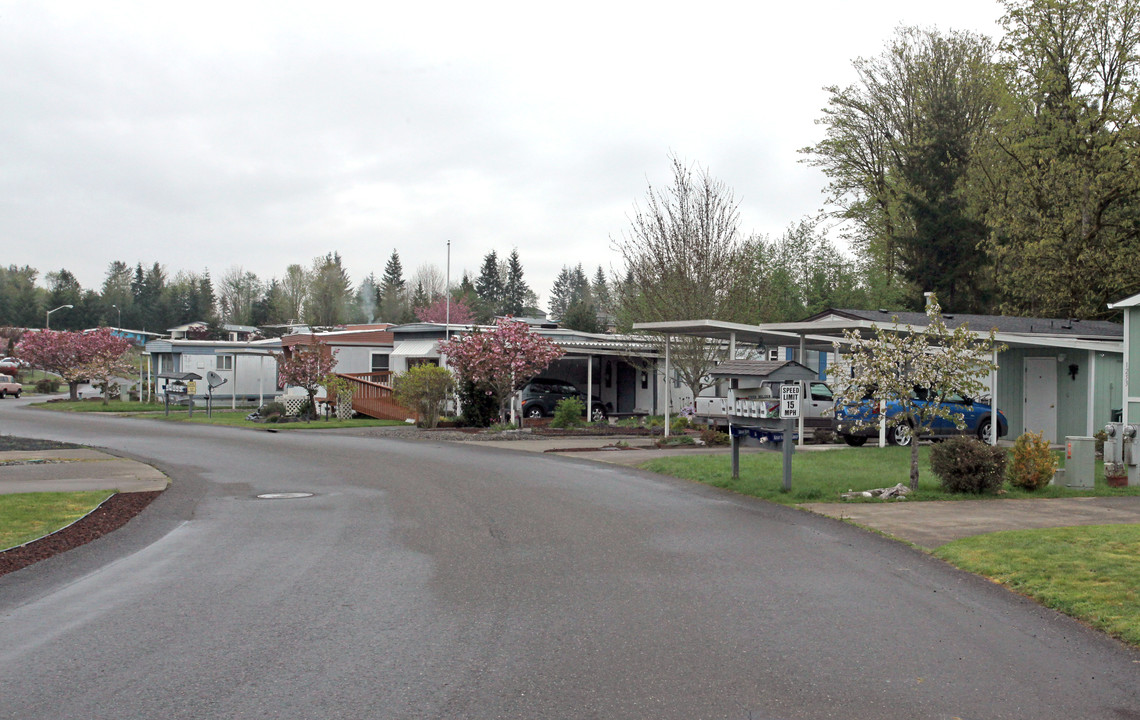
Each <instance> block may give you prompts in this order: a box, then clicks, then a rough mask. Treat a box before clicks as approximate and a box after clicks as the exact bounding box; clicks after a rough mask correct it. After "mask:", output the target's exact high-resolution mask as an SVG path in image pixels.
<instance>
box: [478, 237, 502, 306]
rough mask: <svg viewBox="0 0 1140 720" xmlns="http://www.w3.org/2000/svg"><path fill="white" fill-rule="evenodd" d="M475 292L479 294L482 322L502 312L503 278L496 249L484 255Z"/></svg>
mask: <svg viewBox="0 0 1140 720" xmlns="http://www.w3.org/2000/svg"><path fill="white" fill-rule="evenodd" d="M475 292H477V293H478V294H479V308H478V313H479V315H480V322H486V321H487V320H489V319H490V318H491V317H493V316H495V315H499V314H502V313H501V311H502V309H503V278H502V276H501V275H500V274H499V257H498V255H496V254H495V251H494V250H492V251H491V252H489V253H487V254H486V255H484V256H483V267H482V268H480V270H479V278H478V279H477V280H476V281H475Z"/></svg>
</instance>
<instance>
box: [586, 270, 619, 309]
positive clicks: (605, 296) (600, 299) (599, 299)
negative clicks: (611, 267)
mask: <svg viewBox="0 0 1140 720" xmlns="http://www.w3.org/2000/svg"><path fill="white" fill-rule="evenodd" d="M590 292H591V294H593V296H594V304H595V305H597V306H598V312H601V313H604V314H606V315H612V314H613V312H614V307H613V297H612V296H611V295H610V284H609V282H608V281H607V280H606V271H605V270H603V269H602V266H601V265H599V266H598V270H597V272H595V273H594V282H593V284H591V286H590Z"/></svg>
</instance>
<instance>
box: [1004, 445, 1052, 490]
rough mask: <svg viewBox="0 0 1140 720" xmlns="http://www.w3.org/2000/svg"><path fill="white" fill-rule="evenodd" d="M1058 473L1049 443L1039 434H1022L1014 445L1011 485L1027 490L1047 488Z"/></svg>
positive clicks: (1010, 473)
mask: <svg viewBox="0 0 1140 720" xmlns="http://www.w3.org/2000/svg"><path fill="white" fill-rule="evenodd" d="M1056 471H1057V460H1056V459H1055V458H1054V457H1053V453H1052V452H1051V451H1050V450H1049V441H1048V440H1046V439H1045V438H1044V437H1043V436H1042V434H1041V433H1039V432H1036V433H1035V432H1027V433H1022V435H1021V437H1019V438H1017V440H1016V441H1015V442H1014V443H1013V461H1012V462H1011V463H1010V465H1009V483H1010V485H1013V486H1014V487H1019V488H1024V489H1025V490H1036V489H1037V488H1040V487H1045V486H1046V485H1048V484H1049V481H1050V480H1052V479H1053V473H1055V472H1056Z"/></svg>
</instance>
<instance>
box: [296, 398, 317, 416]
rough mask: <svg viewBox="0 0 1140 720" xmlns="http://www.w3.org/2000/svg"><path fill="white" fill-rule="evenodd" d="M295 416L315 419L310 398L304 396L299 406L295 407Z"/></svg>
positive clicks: (315, 414) (314, 410)
mask: <svg viewBox="0 0 1140 720" xmlns="http://www.w3.org/2000/svg"><path fill="white" fill-rule="evenodd" d="M297 417H299V418H301V419H302V420H315V419H316V418H317V411H316V408H314V407H313V403H312V401H311V400H309V399H308V398H305V400H304V402H302V403H301V406H300V407H299V408H297Z"/></svg>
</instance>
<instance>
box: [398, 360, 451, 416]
mask: <svg viewBox="0 0 1140 720" xmlns="http://www.w3.org/2000/svg"><path fill="white" fill-rule="evenodd" d="M453 387H455V379H454V378H453V377H452V376H451V371H450V370H448V369H447V368H441V367H437V366H435V365H416V366H415V367H411V368H408V370H407V371H406V372H404V373H401V374H400V375H397V376H396V381H395V384H394V390H395V393H396V402H398V403H400V404H401V405H403V406H404V407H406V408H408V409H409V410H411V411H413V412H415V413H416V414H417V415H418V416H419V425H420V427H426V428H433V427H435V426H436V425H438V424H439V416H440V415H442V414H443V408H444V405H446V404H447V396H448V395H450V394H451V390H452V388H453Z"/></svg>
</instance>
